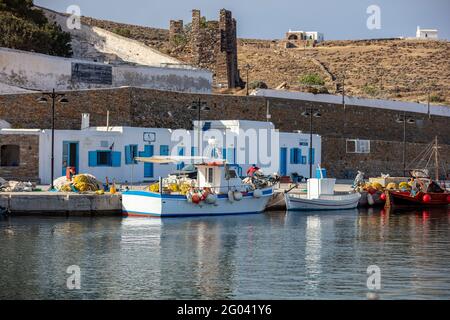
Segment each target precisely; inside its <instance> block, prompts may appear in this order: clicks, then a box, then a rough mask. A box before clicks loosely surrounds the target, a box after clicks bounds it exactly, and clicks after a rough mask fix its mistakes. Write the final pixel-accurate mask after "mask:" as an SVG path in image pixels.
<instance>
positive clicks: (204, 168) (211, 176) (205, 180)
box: [196, 162, 242, 193]
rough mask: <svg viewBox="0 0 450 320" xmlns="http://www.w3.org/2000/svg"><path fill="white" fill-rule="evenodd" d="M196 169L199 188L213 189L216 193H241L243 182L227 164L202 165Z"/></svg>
mask: <svg viewBox="0 0 450 320" xmlns="http://www.w3.org/2000/svg"><path fill="white" fill-rule="evenodd" d="M196 167H197V169H198V173H197V182H198V186H199V188H211V190H212V191H214V192H216V193H227V192H228V191H229V190H232V191H235V190H239V191H240V190H241V188H242V180H241V178H240V177H239V175H238V173H237V171H236V169H235V168H234V167H230V166H229V165H228V164H226V163H225V162H212V163H202V164H197V165H196Z"/></svg>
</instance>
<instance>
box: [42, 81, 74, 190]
mask: <svg viewBox="0 0 450 320" xmlns="http://www.w3.org/2000/svg"><path fill="white" fill-rule="evenodd" d="M46 97H49V98H51V99H52V155H51V164H50V165H51V170H50V172H51V177H50V179H51V185H50V190H53V189H54V185H53V179H54V170H55V168H54V166H55V102H56V99H58V98H59V100H58V102H59V103H61V104H64V103H68V102H69V100H67V98H65V94H64V93H56V92H55V89H53V90H52V92H43V93H42V96H41V97H40V98H38V99H37V101H38V102H39V103H45V104H46V103H47V102H48V99H47V98H46Z"/></svg>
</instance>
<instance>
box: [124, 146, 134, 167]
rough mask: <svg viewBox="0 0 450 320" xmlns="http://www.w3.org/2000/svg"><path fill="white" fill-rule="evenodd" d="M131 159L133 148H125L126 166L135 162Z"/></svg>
mask: <svg viewBox="0 0 450 320" xmlns="http://www.w3.org/2000/svg"><path fill="white" fill-rule="evenodd" d="M131 158H132V157H131V146H125V164H131V163H132V161H133V159H131Z"/></svg>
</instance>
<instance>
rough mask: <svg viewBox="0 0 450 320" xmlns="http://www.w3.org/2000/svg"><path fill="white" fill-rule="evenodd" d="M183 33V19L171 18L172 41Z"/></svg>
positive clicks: (170, 33) (170, 34)
mask: <svg viewBox="0 0 450 320" xmlns="http://www.w3.org/2000/svg"><path fill="white" fill-rule="evenodd" d="M182 35H183V20H170V27H169V40H170V42H171V43H173V42H175V41H176V38H177V37H178V36H182Z"/></svg>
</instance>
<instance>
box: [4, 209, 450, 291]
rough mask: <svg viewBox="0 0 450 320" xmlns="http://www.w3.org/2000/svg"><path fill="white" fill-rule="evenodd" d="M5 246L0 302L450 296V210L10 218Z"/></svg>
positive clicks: (6, 229)
mask: <svg viewBox="0 0 450 320" xmlns="http://www.w3.org/2000/svg"><path fill="white" fill-rule="evenodd" d="M0 239H1V241H0V299H367V297H368V294H371V293H375V294H376V296H377V297H378V298H380V299H450V250H449V248H450V211H448V209H447V208H444V209H437V210H430V211H423V210H416V211H410V212H402V213H386V212H384V211H380V210H379V209H374V210H372V209H369V210H368V209H363V210H347V211H336V212H320V213H318V212H307V213H300V212H288V213H286V212H266V213H263V214H257V215H243V216H220V217H196V218H172V219H164V220H160V219H156V218H120V217H96V218H87V217H78V218H77V217H70V218H61V217H10V218H7V219H3V220H0ZM70 266H77V267H79V270H80V279H79V285H80V288H79V289H70V288H69V287H68V286H67V282H68V278H69V277H70V276H71V274H70V273H67V271H68V268H69V267H70ZM369 266H377V267H378V268H379V271H380V278H379V279H380V285H381V287H380V289H378V290H377V289H373V288H371V289H369V288H368V286H367V280H368V277H369V274H368V273H367V269H368V267H369ZM373 290H375V291H373Z"/></svg>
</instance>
